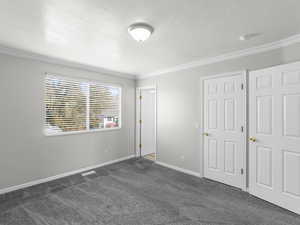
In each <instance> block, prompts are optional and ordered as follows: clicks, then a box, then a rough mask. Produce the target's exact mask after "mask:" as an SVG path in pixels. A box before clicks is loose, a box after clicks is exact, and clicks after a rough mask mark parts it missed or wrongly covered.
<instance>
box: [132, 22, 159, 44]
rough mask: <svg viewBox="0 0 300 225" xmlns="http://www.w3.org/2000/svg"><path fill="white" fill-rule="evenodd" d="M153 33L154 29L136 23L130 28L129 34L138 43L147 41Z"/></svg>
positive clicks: (144, 24)
mask: <svg viewBox="0 0 300 225" xmlns="http://www.w3.org/2000/svg"><path fill="white" fill-rule="evenodd" d="M153 31H154V29H153V27H152V26H150V25H148V24H146V23H135V24H132V25H130V26H129V27H128V33H129V34H130V35H131V36H132V38H133V39H134V40H136V41H137V42H144V41H146V40H147V39H148V38H149V37H150V36H151V34H152V33H153Z"/></svg>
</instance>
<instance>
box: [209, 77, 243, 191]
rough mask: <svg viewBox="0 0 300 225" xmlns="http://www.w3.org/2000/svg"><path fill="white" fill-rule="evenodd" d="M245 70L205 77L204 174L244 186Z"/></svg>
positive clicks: (214, 178)
mask: <svg viewBox="0 0 300 225" xmlns="http://www.w3.org/2000/svg"><path fill="white" fill-rule="evenodd" d="M245 84H246V73H244V72H239V73H234V74H230V75H228V76H221V77H217V78H212V79H207V80H204V176H205V177H207V178H209V179H213V180H216V181H219V182H222V183H225V184H229V185H231V186H235V187H239V188H243V189H245V187H246V171H245V164H246V128H245V125H246V105H245V101H246V91H245V88H244V87H245Z"/></svg>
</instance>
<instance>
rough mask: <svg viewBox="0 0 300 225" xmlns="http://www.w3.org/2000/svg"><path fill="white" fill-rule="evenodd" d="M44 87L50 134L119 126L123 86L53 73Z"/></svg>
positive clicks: (46, 79) (47, 128) (48, 76)
mask: <svg viewBox="0 0 300 225" xmlns="http://www.w3.org/2000/svg"><path fill="white" fill-rule="evenodd" d="M45 87H46V90H45V91H46V94H45V111H46V113H45V116H46V118H45V127H44V128H45V133H46V134H47V135H53V134H62V133H69V132H82V131H94V130H103V129H111V128H119V127H120V119H121V118H120V116H121V107H120V106H121V88H120V87H113V86H108V85H105V84H101V83H98V82H87V81H81V80H77V79H70V78H62V77H57V76H52V75H47V76H46V78H45Z"/></svg>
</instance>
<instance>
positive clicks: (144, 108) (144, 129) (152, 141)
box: [140, 89, 156, 156]
mask: <svg viewBox="0 0 300 225" xmlns="http://www.w3.org/2000/svg"><path fill="white" fill-rule="evenodd" d="M141 96H142V99H141V103H140V104H141V137H140V138H141V155H142V156H145V155H148V154H151V153H155V152H156V134H155V123H156V122H155V120H156V115H155V112H156V109H155V107H156V103H155V96H156V90H155V89H142V90H141Z"/></svg>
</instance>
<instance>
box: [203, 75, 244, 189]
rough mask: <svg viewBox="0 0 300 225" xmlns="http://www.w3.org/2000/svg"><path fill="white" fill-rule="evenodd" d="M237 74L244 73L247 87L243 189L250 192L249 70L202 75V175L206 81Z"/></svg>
mask: <svg viewBox="0 0 300 225" xmlns="http://www.w3.org/2000/svg"><path fill="white" fill-rule="evenodd" d="M237 74H242V79H243V83H244V87H243V88H244V89H245V95H244V111H245V112H244V113H245V114H244V117H245V121H244V133H245V135H244V149H245V150H244V159H243V165H244V170H245V171H244V173H245V179H244V180H243V184H242V190H243V191H246V192H249V146H248V135H249V130H248V129H249V126H248V117H249V115H248V102H249V101H248V98H249V94H248V90H249V88H248V84H249V83H248V76H249V73H248V70H240V71H233V72H228V73H221V74H216V75H208V76H202V77H200V98H199V99H200V129H199V130H200V165H201V170H202V176H201V177H205V174H204V160H205V157H204V137H203V132H204V98H205V93H204V81H206V80H210V79H215V78H222V77H231V76H234V75H237Z"/></svg>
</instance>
